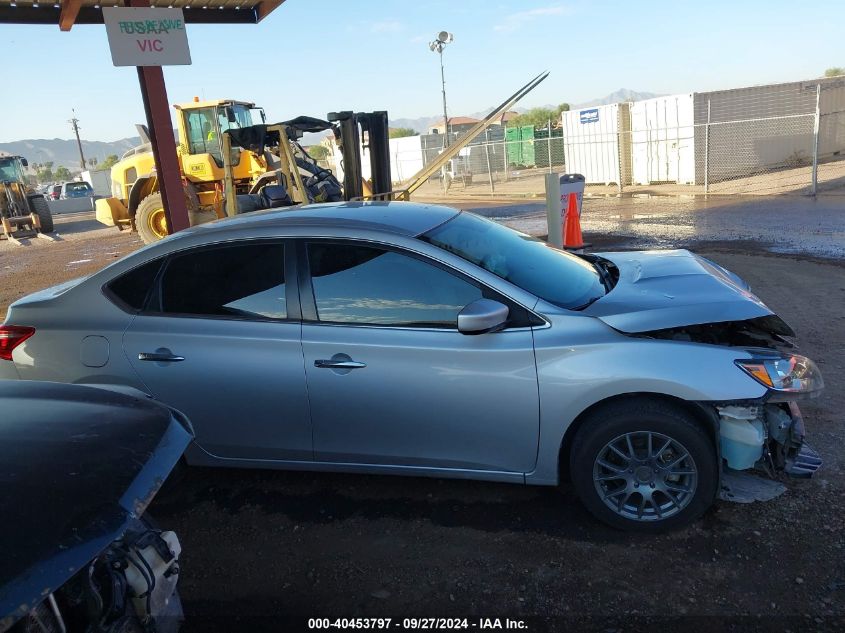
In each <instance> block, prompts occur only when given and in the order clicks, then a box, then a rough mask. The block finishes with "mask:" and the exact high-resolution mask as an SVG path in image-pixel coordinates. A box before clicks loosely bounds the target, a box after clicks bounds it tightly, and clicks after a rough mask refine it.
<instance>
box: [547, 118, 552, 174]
mask: <svg viewBox="0 0 845 633" xmlns="http://www.w3.org/2000/svg"><path fill="white" fill-rule="evenodd" d="M546 145H548V147H549V173H552V120H551V119H549V136H548V139H547V140H546Z"/></svg>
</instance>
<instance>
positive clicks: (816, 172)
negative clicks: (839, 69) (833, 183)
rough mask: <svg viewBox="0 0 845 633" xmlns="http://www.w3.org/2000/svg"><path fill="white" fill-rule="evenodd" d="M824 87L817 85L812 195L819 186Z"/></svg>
mask: <svg viewBox="0 0 845 633" xmlns="http://www.w3.org/2000/svg"><path fill="white" fill-rule="evenodd" d="M821 97H822V85H821V84H816V118H815V120H814V121H813V178H812V183H811V184H810V195H813V196H814V195H816V192H817V191H818V186H819V124H820V123H821V121H820V119H821V108H820V105H821Z"/></svg>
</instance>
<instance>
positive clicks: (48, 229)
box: [29, 196, 53, 233]
mask: <svg viewBox="0 0 845 633" xmlns="http://www.w3.org/2000/svg"><path fill="white" fill-rule="evenodd" d="M29 208H30V209H31V210H32V212H33V213H34V214H35V215H37V216H38V221H39V222H40V223H41V232H42V233H52V232H53V213H52V211H50V205H48V204H47V200H46V199H45V198H44V196H33V197H32V198H30V199H29Z"/></svg>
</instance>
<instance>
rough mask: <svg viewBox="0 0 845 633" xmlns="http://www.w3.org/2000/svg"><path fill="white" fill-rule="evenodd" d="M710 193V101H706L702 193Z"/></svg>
mask: <svg viewBox="0 0 845 633" xmlns="http://www.w3.org/2000/svg"><path fill="white" fill-rule="evenodd" d="M709 192H710V99H709V98H708V99H707V123H706V124H705V125H704V193H709Z"/></svg>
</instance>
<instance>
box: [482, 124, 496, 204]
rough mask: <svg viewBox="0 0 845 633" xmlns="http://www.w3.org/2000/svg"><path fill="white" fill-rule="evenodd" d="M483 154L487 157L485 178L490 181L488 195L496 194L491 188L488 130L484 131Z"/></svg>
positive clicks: (493, 188) (491, 176)
mask: <svg viewBox="0 0 845 633" xmlns="http://www.w3.org/2000/svg"><path fill="white" fill-rule="evenodd" d="M484 154H485V155H486V156H487V177H488V178H489V179H490V193H496V188H495V187H494V186H493V170H492V169H490V130H489V129H487V130H484Z"/></svg>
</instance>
